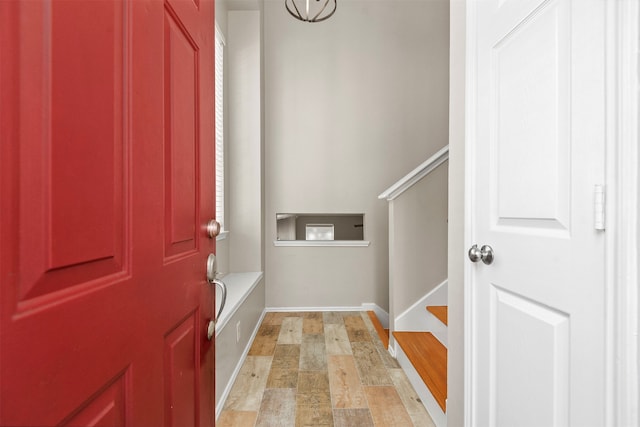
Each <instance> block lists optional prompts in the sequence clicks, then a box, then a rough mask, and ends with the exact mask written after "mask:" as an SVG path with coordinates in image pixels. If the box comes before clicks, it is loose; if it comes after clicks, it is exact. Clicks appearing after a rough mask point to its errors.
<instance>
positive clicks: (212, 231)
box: [207, 219, 220, 239]
mask: <svg viewBox="0 0 640 427" xmlns="http://www.w3.org/2000/svg"><path fill="white" fill-rule="evenodd" d="M219 234H220V223H219V222H218V221H216V220H215V219H212V220H211V221H209V222H208V223H207V235H208V236H209V238H210V239H214V238H216V237H218V235H219Z"/></svg>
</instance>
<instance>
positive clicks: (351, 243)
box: [273, 240, 371, 248]
mask: <svg viewBox="0 0 640 427" xmlns="http://www.w3.org/2000/svg"><path fill="white" fill-rule="evenodd" d="M370 244H371V242H369V241H368V240H274V241H273V246H280V247H298V248H301V247H323V246H325V247H366V246H369V245H370Z"/></svg>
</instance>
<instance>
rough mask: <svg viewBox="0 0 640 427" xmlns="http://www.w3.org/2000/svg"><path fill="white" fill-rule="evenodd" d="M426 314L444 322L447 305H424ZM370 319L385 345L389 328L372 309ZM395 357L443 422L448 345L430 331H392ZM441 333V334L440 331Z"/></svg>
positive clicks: (433, 414)
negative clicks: (383, 324)
mask: <svg viewBox="0 0 640 427" xmlns="http://www.w3.org/2000/svg"><path fill="white" fill-rule="evenodd" d="M426 309H427V311H426V312H425V313H424V314H425V316H433V317H434V319H437V321H439V322H441V323H442V324H443V325H444V326H446V325H447V306H442V305H433V306H431V305H430V306H427V307H426ZM368 314H369V317H370V318H371V321H372V323H373V325H374V327H375V329H376V331H377V332H378V335H379V336H380V340H381V341H382V342H383V344H385V345H386V343H388V340H389V330H388V329H384V328H383V327H382V325H381V324H380V321H379V320H378V318H377V317H376V316H375V313H374V312H373V311H369V312H368ZM392 335H393V337H394V339H395V342H396V344H397V346H396V357H397V359H398V362H399V363H400V366H401V367H402V368H403V370H404V371H405V373H406V374H407V377H408V378H409V381H410V382H411V384H412V385H413V387H414V388H415V390H416V392H417V393H418V396H419V397H420V400H422V403H423V404H424V405H425V407H426V409H427V411H428V412H429V415H431V418H433V420H434V422H435V424H436V426H438V427H444V426H446V412H447V347H446V346H445V345H444V344H443V343H442V342H441V341H440V340H439V339H438V337H437V336H436V335H435V334H434V333H432V332H421V331H394V332H393V333H392ZM439 335H440V334H439Z"/></svg>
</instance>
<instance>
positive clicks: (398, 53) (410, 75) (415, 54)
mask: <svg viewBox="0 0 640 427" xmlns="http://www.w3.org/2000/svg"><path fill="white" fill-rule="evenodd" d="M264 8H265V9H264V12H265V15H264V43H265V52H264V61H265V75H264V82H265V197H266V199H265V207H266V212H265V221H266V222H265V256H266V265H265V273H266V292H267V298H266V302H267V306H272V307H282V306H286V307H311V306H355V305H360V304H362V303H363V302H373V303H376V304H378V305H379V306H381V307H382V308H384V309H385V310H388V298H389V294H388V223H387V203H386V202H383V201H380V200H378V199H377V195H378V194H379V193H381V192H382V191H383V190H384V189H386V188H387V187H388V186H390V185H391V184H393V183H394V182H395V181H396V180H398V179H399V178H401V177H402V176H403V175H404V174H406V173H407V172H409V171H410V170H411V169H413V168H414V167H416V166H417V165H419V164H420V163H421V162H422V161H424V160H425V159H427V158H428V157H429V156H430V155H431V154H433V153H435V152H436V151H437V150H438V149H439V148H441V147H443V146H444V145H446V144H447V142H448V78H449V63H448V50H449V3H448V1H447V0H433V1H384V0H379V1H370V0H351V1H344V2H341V3H340V5H339V7H338V11H337V12H336V14H335V15H334V16H333V17H332V18H331V19H329V20H328V21H325V22H323V23H320V24H305V23H302V22H299V21H296V20H295V19H293V18H292V17H291V16H289V15H288V13H287V12H286V10H285V9H284V6H283V2H282V1H279V0H278V1H276V0H266V1H265V5H264ZM278 212H302V213H304V212H361V213H364V214H365V224H364V227H365V230H366V231H365V233H366V235H365V238H366V239H367V240H370V241H371V245H370V246H369V247H357V248H335V247H333V248H290V247H274V246H273V243H272V242H273V240H275V239H276V217H275V215H276V213H278Z"/></svg>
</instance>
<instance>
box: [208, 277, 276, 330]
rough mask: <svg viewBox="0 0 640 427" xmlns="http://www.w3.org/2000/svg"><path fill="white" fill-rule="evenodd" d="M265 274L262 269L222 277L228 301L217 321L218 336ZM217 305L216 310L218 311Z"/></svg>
mask: <svg viewBox="0 0 640 427" xmlns="http://www.w3.org/2000/svg"><path fill="white" fill-rule="evenodd" d="M263 276H264V274H263V273H262V272H261V271H256V272H251V273H231V274H227V275H226V276H224V277H223V278H222V281H223V282H224V284H225V285H227V301H226V304H225V306H224V309H223V311H222V313H221V314H220V319H218V321H217V322H216V337H217V336H218V335H219V334H220V332H222V330H223V329H224V327H225V326H226V325H227V323H228V322H229V320H230V319H231V318H232V317H233V315H234V314H235V313H236V311H238V309H239V308H240V306H242V303H244V302H245V300H246V299H247V298H249V295H251V292H253V290H254V289H255V287H256V286H258V283H260V281H261V280H262V277H263ZM217 309H218V308H217V307H216V311H217Z"/></svg>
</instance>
